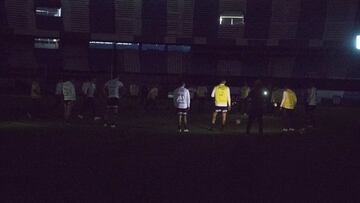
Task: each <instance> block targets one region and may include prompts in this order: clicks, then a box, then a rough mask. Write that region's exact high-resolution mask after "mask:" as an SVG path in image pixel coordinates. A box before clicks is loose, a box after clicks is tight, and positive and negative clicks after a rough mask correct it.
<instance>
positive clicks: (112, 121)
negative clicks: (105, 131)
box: [110, 105, 119, 128]
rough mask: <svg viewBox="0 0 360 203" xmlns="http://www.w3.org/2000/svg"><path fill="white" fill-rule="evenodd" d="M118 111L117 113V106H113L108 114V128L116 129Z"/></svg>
mask: <svg viewBox="0 0 360 203" xmlns="http://www.w3.org/2000/svg"><path fill="white" fill-rule="evenodd" d="M118 111H119V106H118V105H113V106H112V108H111V113H110V127H112V128H115V127H116V115H117V114H118Z"/></svg>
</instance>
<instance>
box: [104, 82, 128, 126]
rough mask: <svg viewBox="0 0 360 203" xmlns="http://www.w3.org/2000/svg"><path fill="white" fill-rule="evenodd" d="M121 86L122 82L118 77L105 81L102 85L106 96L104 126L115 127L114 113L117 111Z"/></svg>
mask: <svg viewBox="0 0 360 203" xmlns="http://www.w3.org/2000/svg"><path fill="white" fill-rule="evenodd" d="M123 87H124V84H123V83H122V82H121V81H119V77H116V78H114V79H112V80H109V81H107V82H106V83H105V85H104V92H105V94H106V95H107V97H108V101H107V115H106V123H104V127H107V126H110V127H111V128H115V127H116V123H115V114H117V113H118V109H119V100H120V91H121V89H122V88H123Z"/></svg>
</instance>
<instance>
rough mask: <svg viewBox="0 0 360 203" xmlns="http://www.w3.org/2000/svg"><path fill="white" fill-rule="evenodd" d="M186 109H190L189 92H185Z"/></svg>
mask: <svg viewBox="0 0 360 203" xmlns="http://www.w3.org/2000/svg"><path fill="white" fill-rule="evenodd" d="M186 101H187V102H186V103H187V108H188V109H190V92H189V91H186Z"/></svg>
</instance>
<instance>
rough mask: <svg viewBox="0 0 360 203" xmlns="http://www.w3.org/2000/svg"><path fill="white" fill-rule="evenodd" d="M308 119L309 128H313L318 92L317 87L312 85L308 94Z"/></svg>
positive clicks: (306, 108) (306, 107)
mask: <svg viewBox="0 0 360 203" xmlns="http://www.w3.org/2000/svg"><path fill="white" fill-rule="evenodd" d="M306 93H307V94H306V106H305V110H306V117H307V119H306V120H307V127H313V126H314V125H315V116H314V111H315V109H316V104H317V90H316V87H315V85H313V84H311V85H310V86H309V88H308V89H307V92H306Z"/></svg>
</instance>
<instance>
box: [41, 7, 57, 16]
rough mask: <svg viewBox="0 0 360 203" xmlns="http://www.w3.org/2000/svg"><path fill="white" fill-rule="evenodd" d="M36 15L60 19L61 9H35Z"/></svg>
mask: <svg viewBox="0 0 360 203" xmlns="http://www.w3.org/2000/svg"><path fill="white" fill-rule="evenodd" d="M35 13H36V15H40V16H52V17H58V18H60V17H61V8H45V7H37V8H36V9H35Z"/></svg>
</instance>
